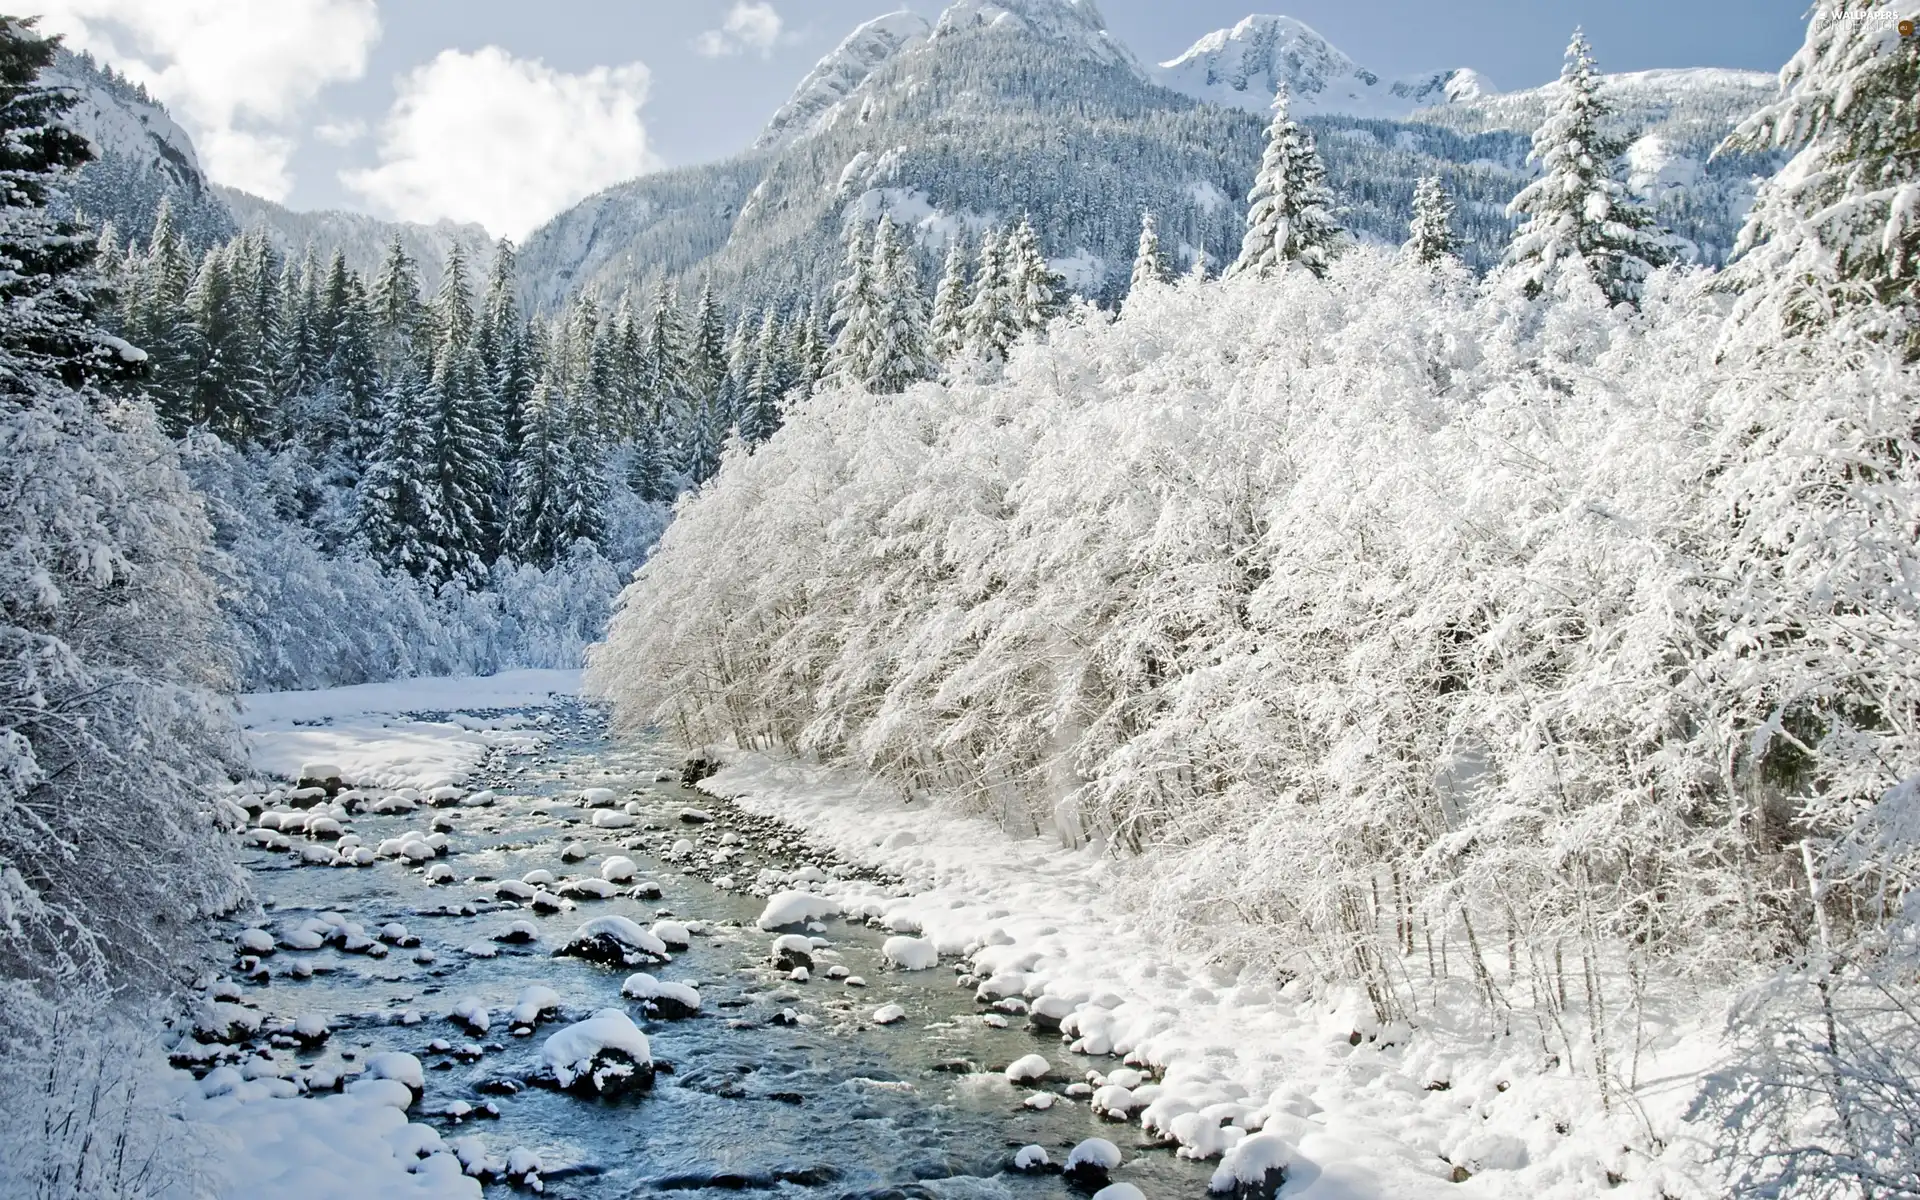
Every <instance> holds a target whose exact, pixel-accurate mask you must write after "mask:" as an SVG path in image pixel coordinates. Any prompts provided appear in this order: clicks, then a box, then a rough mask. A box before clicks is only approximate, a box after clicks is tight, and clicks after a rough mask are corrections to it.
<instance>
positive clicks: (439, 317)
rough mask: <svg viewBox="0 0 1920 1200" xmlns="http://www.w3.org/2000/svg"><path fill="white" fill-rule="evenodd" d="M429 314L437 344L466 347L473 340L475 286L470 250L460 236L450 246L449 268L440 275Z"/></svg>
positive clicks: (437, 345)
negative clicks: (469, 266) (469, 274)
mask: <svg viewBox="0 0 1920 1200" xmlns="http://www.w3.org/2000/svg"><path fill="white" fill-rule="evenodd" d="M428 317H429V320H430V322H431V332H432V337H433V341H434V344H435V346H436V347H438V348H442V349H444V348H445V347H447V346H449V345H451V346H454V347H456V348H458V349H463V350H464V349H466V348H467V347H468V346H470V345H471V344H472V343H473V334H474V323H475V318H474V311H473V286H472V283H471V281H470V280H468V278H467V252H466V251H465V250H463V249H461V247H460V243H459V241H458V240H457V239H456V240H455V241H454V243H453V244H452V245H451V246H450V247H448V249H447V265H446V270H445V271H444V272H443V273H442V274H441V276H440V290H439V292H437V293H435V295H434V298H433V306H432V309H431V310H430V311H429V313H428Z"/></svg>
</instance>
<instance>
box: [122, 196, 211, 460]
mask: <svg viewBox="0 0 1920 1200" xmlns="http://www.w3.org/2000/svg"><path fill="white" fill-rule="evenodd" d="M128 274H129V275H130V276H131V277H132V278H130V279H129V284H130V288H131V292H130V294H129V295H128V297H127V298H126V300H125V301H124V303H125V306H126V309H127V313H128V320H127V322H126V330H127V335H128V337H129V339H130V340H132V341H133V342H134V343H135V344H136V345H138V346H140V347H141V348H142V349H143V350H145V351H146V352H147V373H146V386H145V393H146V395H147V396H148V397H149V398H150V399H151V400H152V401H153V405H154V408H155V409H157V410H158V411H159V413H160V420H161V423H162V424H163V425H164V426H165V427H166V429H167V431H168V432H170V433H173V434H176V435H177V434H179V433H181V432H183V431H185V430H186V429H187V428H188V427H189V426H190V425H192V424H193V372H194V364H195V362H196V360H197V358H198V355H197V353H196V350H195V346H194V340H195V336H196V331H195V329H194V325H193V318H192V315H191V313H190V312H189V311H188V308H187V295H188V293H189V292H191V291H192V290H193V262H192V260H191V259H189V258H188V256H187V244H186V239H185V238H183V237H182V236H181V235H180V231H179V230H178V229H176V228H175V227H174V224H173V206H172V205H171V204H170V203H168V202H167V201H166V200H164V199H163V200H161V202H160V211H159V213H158V214H157V215H156V216H155V217H154V222H153V235H152V237H151V238H149V239H148V242H147V252H146V254H145V255H144V256H143V257H142V258H141V259H140V261H139V264H138V266H137V268H136V269H134V270H132V271H130V272H128Z"/></svg>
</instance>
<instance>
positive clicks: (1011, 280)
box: [1005, 217, 1065, 334]
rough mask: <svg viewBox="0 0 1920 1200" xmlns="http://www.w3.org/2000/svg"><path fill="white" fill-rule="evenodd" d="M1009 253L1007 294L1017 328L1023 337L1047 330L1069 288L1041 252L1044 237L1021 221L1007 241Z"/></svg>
mask: <svg viewBox="0 0 1920 1200" xmlns="http://www.w3.org/2000/svg"><path fill="white" fill-rule="evenodd" d="M1005 254H1006V260H1007V295H1008V300H1009V303H1010V305H1011V308H1012V310H1013V320H1014V325H1015V327H1016V328H1018V330H1019V331H1020V333H1021V334H1026V333H1037V332H1040V331H1042V330H1045V329H1046V327H1047V323H1048V322H1050V321H1052V320H1053V318H1054V317H1056V316H1058V315H1059V314H1060V311H1061V300H1060V297H1061V293H1062V292H1063V291H1064V290H1065V285H1064V284H1063V283H1062V282H1061V279H1060V277H1059V276H1058V275H1056V274H1054V273H1053V268H1051V267H1049V266H1048V265H1047V259H1046V255H1044V254H1042V253H1041V252H1040V235H1039V233H1038V232H1036V231H1035V230H1034V228H1033V222H1032V221H1030V220H1028V219H1027V218H1026V217H1021V218H1020V224H1018V225H1016V226H1014V229H1013V233H1012V235H1011V236H1010V237H1009V238H1008V239H1007V242H1006V251H1005Z"/></svg>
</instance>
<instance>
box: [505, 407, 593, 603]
mask: <svg viewBox="0 0 1920 1200" xmlns="http://www.w3.org/2000/svg"><path fill="white" fill-rule="evenodd" d="M572 444H573V437H572V420H571V418H570V417H569V415H568V413H567V410H566V397H565V395H564V393H563V391H562V389H560V388H558V387H556V386H555V385H554V380H553V379H552V378H550V377H549V378H546V379H542V380H541V381H540V382H539V383H538V384H536V385H535V387H534V391H533V400H532V402H531V403H530V404H529V405H528V407H527V417H526V428H525V432H524V434H523V435H522V439H521V444H520V455H519V457H518V459H516V460H515V462H514V467H513V511H512V514H511V520H510V522H509V528H510V530H511V533H510V534H509V537H508V543H509V546H510V547H511V553H512V555H513V557H514V558H515V559H517V560H518V561H520V562H525V563H532V564H534V565H535V566H540V567H548V566H552V565H553V563H554V562H555V561H556V560H557V559H558V558H559V557H560V556H561V555H562V554H564V553H565V552H566V549H567V547H568V546H570V545H571V544H572V542H573V539H572V537H571V536H570V532H571V531H570V528H569V525H568V519H567V508H568V503H569V497H568V491H569V487H570V484H569V483H568V480H569V479H570V477H571V476H573V475H574V474H575V472H576V465H575V463H574V462H573V458H572V454H571V451H572Z"/></svg>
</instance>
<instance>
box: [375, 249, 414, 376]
mask: <svg viewBox="0 0 1920 1200" xmlns="http://www.w3.org/2000/svg"><path fill="white" fill-rule="evenodd" d="M369 298H370V299H371V301H372V302H373V320H374V336H375V339H376V341H375V348H376V349H377V351H378V352H379V356H380V368H381V371H382V372H383V373H384V374H387V375H394V374H397V373H398V372H399V370H400V368H401V366H402V364H404V363H408V362H411V363H413V364H414V365H415V366H416V367H417V366H418V364H419V362H420V360H422V359H424V358H425V357H426V356H425V355H424V354H423V353H421V349H422V347H421V339H422V335H423V333H424V329H423V326H424V324H425V319H426V310H425V308H424V307H423V306H422V305H421V303H420V276H419V272H418V271H417V270H416V268H415V266H414V262H413V257H412V256H411V255H409V254H408V253H407V249H406V247H405V246H403V245H401V244H400V235H399V234H397V233H396V234H394V236H393V241H392V242H390V243H389V244H388V246H387V256H386V259H385V260H384V261H383V262H382V263H381V264H380V274H379V275H378V276H377V277H376V278H375V279H374V283H373V293H372V295H371V296H370V297H369Z"/></svg>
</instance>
